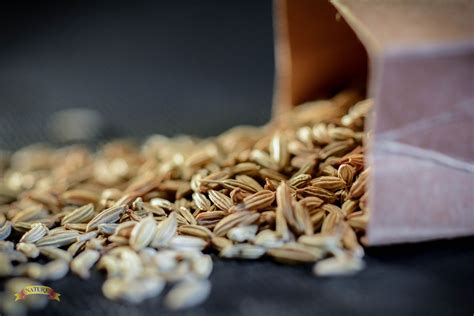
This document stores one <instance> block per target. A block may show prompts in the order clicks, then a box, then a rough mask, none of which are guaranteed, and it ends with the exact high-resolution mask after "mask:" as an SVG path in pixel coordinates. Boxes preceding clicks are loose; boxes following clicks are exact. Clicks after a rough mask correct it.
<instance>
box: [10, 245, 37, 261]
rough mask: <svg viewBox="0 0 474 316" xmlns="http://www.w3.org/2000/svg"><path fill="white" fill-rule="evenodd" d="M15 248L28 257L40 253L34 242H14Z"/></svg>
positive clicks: (34, 256)
mask: <svg viewBox="0 0 474 316" xmlns="http://www.w3.org/2000/svg"><path fill="white" fill-rule="evenodd" d="M16 249H17V250H18V251H21V252H22V253H24V254H25V256H27V257H28V258H36V257H38V256H39V254H40V251H39V250H38V248H37V247H36V246H35V245H34V244H27V243H24V242H20V243H18V244H16Z"/></svg>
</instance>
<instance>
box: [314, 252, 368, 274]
mask: <svg viewBox="0 0 474 316" xmlns="http://www.w3.org/2000/svg"><path fill="white" fill-rule="evenodd" d="M363 268H364V262H363V261H362V260H361V259H359V258H357V257H349V256H336V257H331V258H327V259H324V260H321V261H319V262H317V263H316V264H315V265H314V269H313V271H314V274H316V275H319V276H334V275H350V274H354V273H356V272H358V271H360V270H362V269H363Z"/></svg>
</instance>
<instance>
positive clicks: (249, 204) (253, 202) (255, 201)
mask: <svg viewBox="0 0 474 316" xmlns="http://www.w3.org/2000/svg"><path fill="white" fill-rule="evenodd" d="M274 200H275V193H274V192H272V191H269V190H261V191H259V192H257V193H254V194H252V195H249V196H247V197H245V198H244V202H243V204H241V205H239V206H238V207H239V209H242V210H243V209H246V210H261V209H265V208H267V207H269V206H270V205H272V203H273V201H274Z"/></svg>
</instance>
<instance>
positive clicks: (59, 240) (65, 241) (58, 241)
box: [35, 231, 79, 247]
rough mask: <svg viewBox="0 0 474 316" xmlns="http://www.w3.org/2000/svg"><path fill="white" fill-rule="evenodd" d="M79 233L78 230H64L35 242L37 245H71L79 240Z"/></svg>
mask: <svg viewBox="0 0 474 316" xmlns="http://www.w3.org/2000/svg"><path fill="white" fill-rule="evenodd" d="M78 236H79V233H78V232H76V231H64V232H60V233H57V234H53V235H47V236H44V237H43V238H41V239H40V240H38V241H37V242H36V243H35V244H36V246H37V247H46V246H52V247H62V246H66V245H70V244H72V243H73V242H75V241H76V240H77V237H78Z"/></svg>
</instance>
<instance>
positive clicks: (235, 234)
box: [227, 225, 258, 242]
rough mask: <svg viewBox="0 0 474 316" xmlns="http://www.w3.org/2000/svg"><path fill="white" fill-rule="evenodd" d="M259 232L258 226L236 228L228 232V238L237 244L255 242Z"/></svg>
mask: <svg viewBox="0 0 474 316" xmlns="http://www.w3.org/2000/svg"><path fill="white" fill-rule="evenodd" d="M257 230H258V226H257V225H249V226H241V227H234V228H231V229H230V230H229V231H228V232H227V237H229V239H230V240H232V241H235V242H244V241H247V240H253V239H254V238H255V235H256V233H257Z"/></svg>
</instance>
